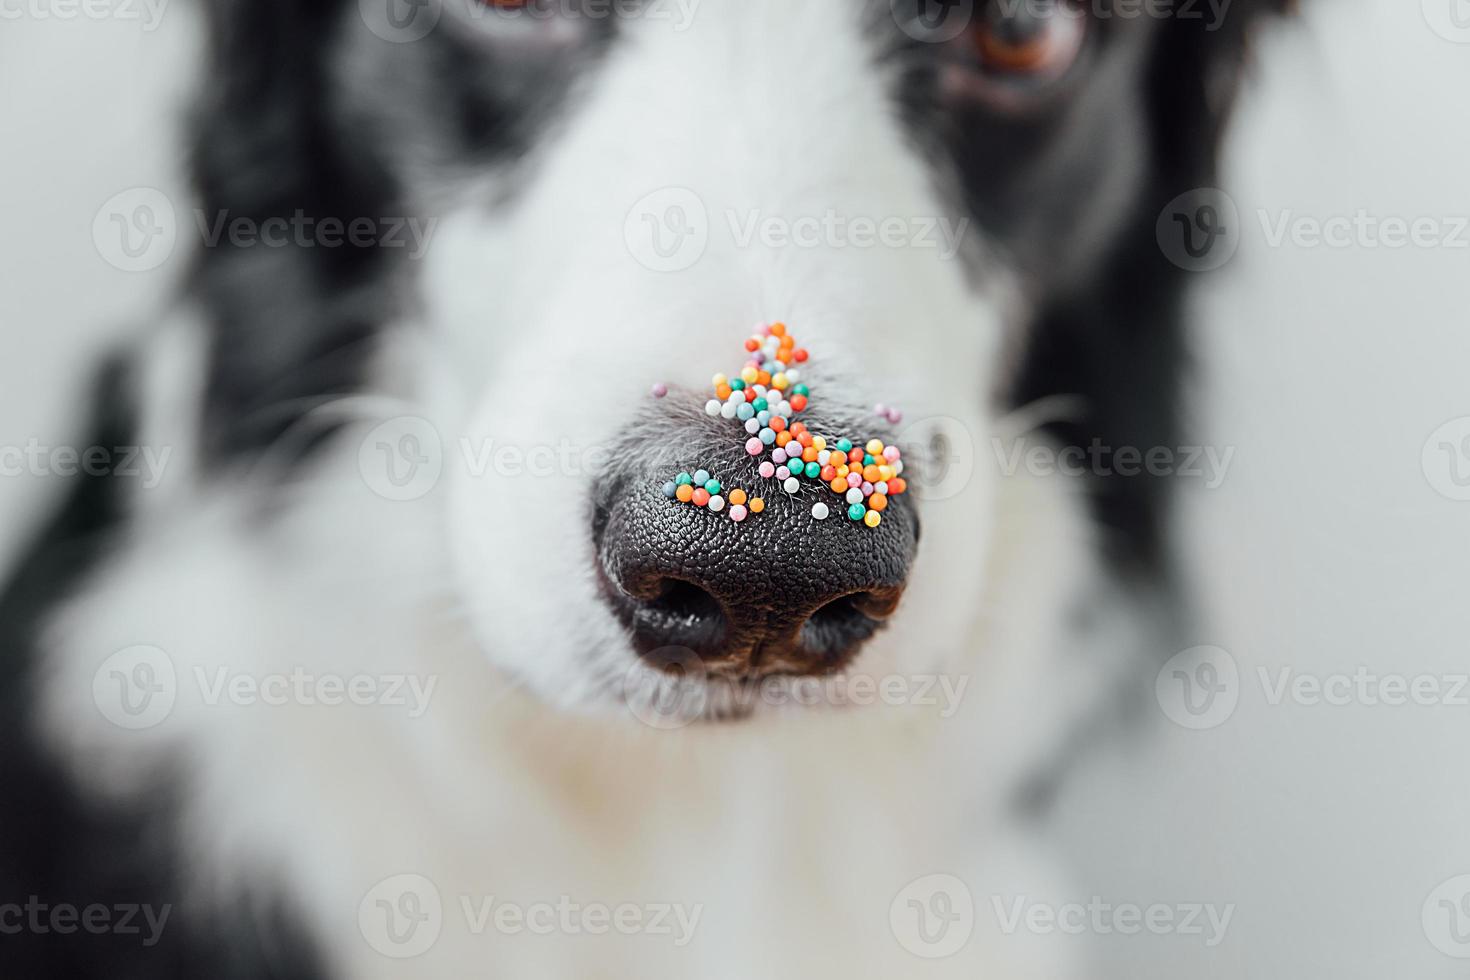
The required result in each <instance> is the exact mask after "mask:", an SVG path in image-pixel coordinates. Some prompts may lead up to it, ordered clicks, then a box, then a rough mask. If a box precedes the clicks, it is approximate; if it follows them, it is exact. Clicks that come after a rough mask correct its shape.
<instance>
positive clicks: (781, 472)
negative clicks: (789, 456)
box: [776, 466, 791, 480]
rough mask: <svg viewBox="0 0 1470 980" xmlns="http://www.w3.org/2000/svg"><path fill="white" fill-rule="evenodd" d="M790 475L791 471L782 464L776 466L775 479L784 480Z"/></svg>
mask: <svg viewBox="0 0 1470 980" xmlns="http://www.w3.org/2000/svg"><path fill="white" fill-rule="evenodd" d="M790 475H791V471H790V470H788V469H787V468H786V467H784V466H778V467H776V479H778V480H784V479H786V478H787V477H788V476H790Z"/></svg>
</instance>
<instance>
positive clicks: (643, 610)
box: [628, 578, 728, 653]
mask: <svg viewBox="0 0 1470 980" xmlns="http://www.w3.org/2000/svg"><path fill="white" fill-rule="evenodd" d="M628 595H629V597H630V598H632V599H633V600H634V601H633V603H632V604H631V605H632V608H631V610H630V614H631V620H632V622H631V623H630V625H631V626H632V628H633V636H634V638H635V640H636V641H637V646H638V647H639V648H640V650H641V651H642V652H644V653H648V652H651V651H655V650H658V649H661V648H664V647H671V646H678V647H688V648H690V649H692V650H695V651H698V652H707V651H711V650H714V649H717V648H718V647H719V646H720V645H721V643H723V641H724V639H725V633H726V629H727V627H728V621H727V620H726V618H725V612H724V610H723V609H722V608H721V607H720V604H719V602H718V601H716V600H715V597H714V596H712V595H710V594H709V592H707V591H705V590H704V589H702V588H700V587H699V586H698V585H695V584H694V583H693V582H687V581H684V580H683V579H675V578H659V579H657V580H656V581H653V582H646V583H643V584H642V587H641V588H640V589H639V591H638V592H637V593H633V592H629V593H628Z"/></svg>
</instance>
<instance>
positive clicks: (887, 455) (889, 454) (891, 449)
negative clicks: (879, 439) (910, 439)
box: [883, 446, 898, 463]
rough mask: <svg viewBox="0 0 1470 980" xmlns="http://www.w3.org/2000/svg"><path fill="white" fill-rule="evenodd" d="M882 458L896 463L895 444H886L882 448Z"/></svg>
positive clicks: (896, 451) (896, 452)
mask: <svg viewBox="0 0 1470 980" xmlns="http://www.w3.org/2000/svg"><path fill="white" fill-rule="evenodd" d="M883 458H884V459H886V460H888V462H890V463H896V462H898V447H897V446H887V447H885V448H884V450H883Z"/></svg>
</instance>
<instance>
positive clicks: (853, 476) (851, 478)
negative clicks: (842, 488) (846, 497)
mask: <svg viewBox="0 0 1470 980" xmlns="http://www.w3.org/2000/svg"><path fill="white" fill-rule="evenodd" d="M847 485H848V487H860V486H862V485H863V478H862V475H861V474H858V473H849V474H847Z"/></svg>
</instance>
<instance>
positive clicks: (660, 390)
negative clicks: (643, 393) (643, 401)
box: [652, 381, 669, 398]
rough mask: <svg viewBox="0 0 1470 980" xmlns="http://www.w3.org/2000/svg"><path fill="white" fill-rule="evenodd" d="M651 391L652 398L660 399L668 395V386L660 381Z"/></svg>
mask: <svg viewBox="0 0 1470 980" xmlns="http://www.w3.org/2000/svg"><path fill="white" fill-rule="evenodd" d="M652 391H653V397H655V398H662V397H663V396H664V395H667V394H668V393H669V386H668V385H666V384H664V383H663V382H662V381H660V382H659V383H658V384H656V385H654V386H653V388H652Z"/></svg>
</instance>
